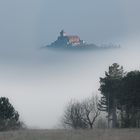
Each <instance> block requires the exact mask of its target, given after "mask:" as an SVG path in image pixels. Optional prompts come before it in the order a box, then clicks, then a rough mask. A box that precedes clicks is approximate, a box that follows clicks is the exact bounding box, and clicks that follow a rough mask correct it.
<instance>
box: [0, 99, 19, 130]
mask: <svg viewBox="0 0 140 140" xmlns="http://www.w3.org/2000/svg"><path fill="white" fill-rule="evenodd" d="M20 127H21V122H20V121H19V114H18V112H17V111H16V110H15V109H14V107H13V106H12V105H11V104H10V102H9V99H8V98H6V97H1V98H0V131H4V130H10V129H18V128H20Z"/></svg>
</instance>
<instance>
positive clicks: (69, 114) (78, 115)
mask: <svg viewBox="0 0 140 140" xmlns="http://www.w3.org/2000/svg"><path fill="white" fill-rule="evenodd" d="M99 114H100V111H99V109H98V98H97V96H96V97H95V96H93V97H92V98H87V99H85V100H84V101H82V102H79V101H74V100H72V101H71V102H69V104H68V106H67V107H66V110H65V112H64V116H63V118H62V123H63V124H64V125H65V126H67V127H71V128H74V129H79V128H82V129H85V128H91V129H92V128H93V125H94V123H95V121H96V119H97V117H98V116H99Z"/></svg>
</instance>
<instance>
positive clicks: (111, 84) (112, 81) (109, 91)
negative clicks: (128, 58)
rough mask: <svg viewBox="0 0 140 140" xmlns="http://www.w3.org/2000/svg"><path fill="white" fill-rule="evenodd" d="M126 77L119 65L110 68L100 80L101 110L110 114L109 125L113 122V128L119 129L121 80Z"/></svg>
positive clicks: (115, 64)
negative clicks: (118, 109) (118, 111)
mask: <svg viewBox="0 0 140 140" xmlns="http://www.w3.org/2000/svg"><path fill="white" fill-rule="evenodd" d="M123 76H124V71H123V67H122V66H120V65H118V64H117V63H114V64H112V65H111V66H109V70H108V72H105V77H104V78H100V88H99V90H100V91H101V94H102V98H101V100H100V110H102V111H106V112H107V113H108V125H109V122H110V120H112V127H113V128H115V127H117V114H116V113H117V106H118V98H119V96H120V86H121V80H122V78H123Z"/></svg>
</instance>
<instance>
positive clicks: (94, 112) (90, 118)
mask: <svg viewBox="0 0 140 140" xmlns="http://www.w3.org/2000/svg"><path fill="white" fill-rule="evenodd" d="M98 105H99V102H98V97H97V96H92V98H88V99H86V100H85V101H84V102H83V103H82V108H83V111H84V121H85V122H86V124H87V125H88V126H89V127H90V128H91V129H92V128H93V125H94V123H95V121H96V119H97V117H98V116H99V115H100V110H99V109H98Z"/></svg>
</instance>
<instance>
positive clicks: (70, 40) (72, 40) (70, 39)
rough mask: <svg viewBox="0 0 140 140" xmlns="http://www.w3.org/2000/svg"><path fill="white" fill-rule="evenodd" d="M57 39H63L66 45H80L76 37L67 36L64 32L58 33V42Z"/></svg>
mask: <svg viewBox="0 0 140 140" xmlns="http://www.w3.org/2000/svg"><path fill="white" fill-rule="evenodd" d="M59 39H64V40H66V41H67V44H80V43H81V40H80V38H79V37H78V36H76V35H67V33H66V32H64V30H62V31H61V32H60V37H58V40H59Z"/></svg>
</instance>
